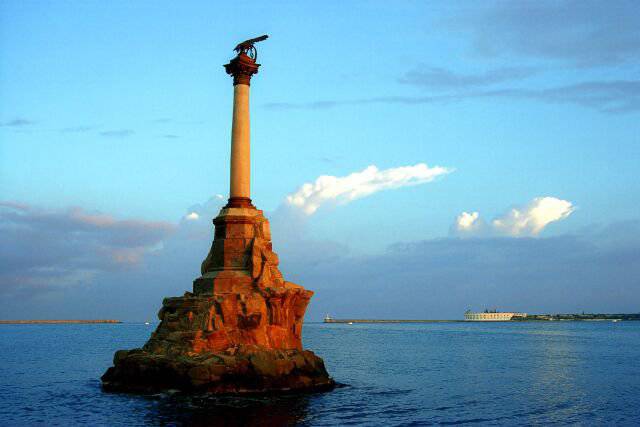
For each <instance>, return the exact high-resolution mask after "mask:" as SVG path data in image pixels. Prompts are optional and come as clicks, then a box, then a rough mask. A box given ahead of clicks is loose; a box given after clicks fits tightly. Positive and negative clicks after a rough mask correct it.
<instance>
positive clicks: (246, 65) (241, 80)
mask: <svg viewBox="0 0 640 427" xmlns="http://www.w3.org/2000/svg"><path fill="white" fill-rule="evenodd" d="M259 66H260V64H256V60H255V59H253V58H251V57H250V56H249V55H247V54H246V53H244V52H240V53H239V54H238V56H236V57H235V58H233V59H232V60H231V61H229V63H228V64H225V65H224V68H225V70H226V71H227V74H229V75H232V76H233V85H234V86H235V85H247V86H249V84H250V81H251V76H253V75H254V74H255V73H257V72H258V67H259Z"/></svg>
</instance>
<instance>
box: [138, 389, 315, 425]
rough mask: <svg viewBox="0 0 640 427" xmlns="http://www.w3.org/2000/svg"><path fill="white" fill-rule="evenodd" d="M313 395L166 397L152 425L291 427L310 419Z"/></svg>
mask: <svg viewBox="0 0 640 427" xmlns="http://www.w3.org/2000/svg"><path fill="white" fill-rule="evenodd" d="M309 398H310V397H309V395H302V396H295V395H282V396H269V397H241V398H234V397H214V396H195V397H189V396H179V395H174V396H162V397H160V398H159V401H158V404H157V406H156V407H155V408H154V409H153V410H152V411H150V412H149V413H148V414H147V417H145V418H146V421H147V422H148V423H149V424H153V425H157V424H182V425H191V426H203V427H204V426H221V425H225V426H270V425H273V426H287V425H297V424H299V423H301V422H302V421H303V420H305V419H306V418H307V415H308V414H307V409H308V406H309Z"/></svg>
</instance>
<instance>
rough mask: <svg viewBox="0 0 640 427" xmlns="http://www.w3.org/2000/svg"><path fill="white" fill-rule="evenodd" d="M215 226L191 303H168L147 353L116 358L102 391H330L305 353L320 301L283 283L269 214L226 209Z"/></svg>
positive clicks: (319, 365) (314, 359) (320, 366)
mask: <svg viewBox="0 0 640 427" xmlns="http://www.w3.org/2000/svg"><path fill="white" fill-rule="evenodd" d="M214 224H215V226H216V230H215V239H214V241H213V244H212V246H211V251H210V252H209V255H208V256H207V258H206V259H205V260H204V262H203V263H202V268H201V272H202V276H201V277H199V278H197V279H196V280H194V282H193V293H192V292H186V293H185V294H184V296H181V297H173V298H165V299H164V301H163V303H162V308H161V309H160V312H159V313H158V317H159V319H160V324H159V325H158V328H157V329H156V331H155V332H154V333H153V334H151V337H150V338H149V341H147V343H146V344H145V345H144V347H143V348H141V349H134V350H121V351H118V352H117V353H116V354H115V357H114V366H113V367H111V368H109V369H108V370H107V372H106V373H105V374H104V375H103V376H102V383H103V387H104V388H105V389H106V390H112V391H128V392H157V391H162V390H167V389H176V390H181V391H207V392H213V393H264V392H275V391H316V390H327V389H330V388H332V387H333V386H334V384H335V383H334V381H333V380H332V379H331V378H330V377H329V375H328V374H327V371H326V369H325V367H324V362H323V361H322V359H320V358H319V357H318V356H316V355H315V354H313V353H312V352H311V351H306V350H303V349H302V322H303V318H304V313H305V311H306V308H307V305H308V304H309V301H310V299H311V296H312V295H313V292H311V291H309V290H307V289H305V288H303V287H302V286H299V285H296V284H295V283H291V282H287V281H286V280H284V278H283V277H282V273H281V272H280V270H279V269H278V264H279V260H278V256H277V255H276V254H275V252H273V250H272V248H271V232H270V229H269V222H268V221H267V219H266V218H265V217H264V216H263V215H262V211H259V210H256V209H255V208H252V209H247V208H233V207H231V208H228V207H225V208H223V209H222V211H221V213H220V215H218V217H217V218H216V219H215V220H214Z"/></svg>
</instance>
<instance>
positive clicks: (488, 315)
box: [464, 310, 527, 322]
mask: <svg viewBox="0 0 640 427" xmlns="http://www.w3.org/2000/svg"><path fill="white" fill-rule="evenodd" d="M514 317H527V313H513V312H502V311H496V310H492V311H490V310H485V311H484V312H482V313H474V312H472V311H471V310H467V311H466V312H465V313H464V320H468V321H471V322H505V321H507V320H511V319H513V318H514Z"/></svg>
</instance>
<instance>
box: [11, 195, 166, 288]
mask: <svg viewBox="0 0 640 427" xmlns="http://www.w3.org/2000/svg"><path fill="white" fill-rule="evenodd" d="M174 229H175V226H174V225H173V224H169V223H166V222H154V221H140V220H118V219H116V218H114V217H113V216H111V215H106V214H102V213H90V212H87V211H85V210H84V209H81V208H69V209H66V210H49V209H44V208H40V207H36V206H31V205H27V204H21V203H15V202H0V242H2V244H1V245H0V283H1V284H2V286H1V287H0V294H7V293H8V294H14V293H19V292H31V291H33V290H36V289H37V290H39V291H49V290H51V289H52V288H55V287H65V286H69V285H74V284H78V283H83V282H84V283H87V282H91V281H92V280H93V279H94V278H95V276H96V275H97V274H99V273H101V272H113V271H118V270H128V269H130V268H131V267H133V266H136V265H139V264H141V263H142V260H143V258H144V257H145V256H146V255H148V254H150V253H152V252H154V251H158V250H159V249H161V247H162V243H163V242H164V241H165V240H166V239H167V238H168V237H169V236H170V235H171V233H172V232H173V231H174Z"/></svg>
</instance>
